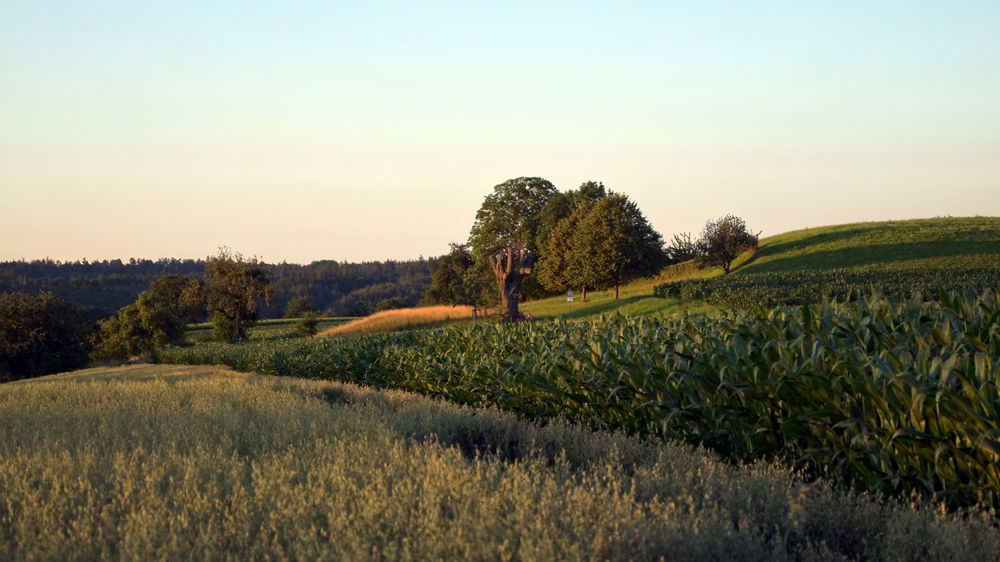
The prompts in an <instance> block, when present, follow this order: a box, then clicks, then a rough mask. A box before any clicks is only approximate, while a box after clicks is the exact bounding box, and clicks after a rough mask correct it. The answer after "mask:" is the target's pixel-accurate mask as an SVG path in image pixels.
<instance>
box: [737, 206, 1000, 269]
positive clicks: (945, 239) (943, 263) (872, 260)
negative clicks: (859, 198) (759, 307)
mask: <svg viewBox="0 0 1000 562" xmlns="http://www.w3.org/2000/svg"><path fill="white" fill-rule="evenodd" d="M742 265H743V267H741V268H739V270H738V271H739V272H740V273H771V272H784V271H802V270H814V271H815V270H827V269H838V268H850V267H869V266H878V267H882V268H900V269H902V268H921V267H962V266H977V267H978V266H983V265H1000V217H970V218H965V217H963V218H952V217H947V218H935V219H919V220H907V221H891V222H866V223H855V224H842V225H838V226H824V227H819V228H807V229H803V230H795V231H792V232H786V233H784V234H778V235H776V236H770V237H768V238H765V239H763V240H761V242H760V247H759V249H758V251H757V252H756V253H755V254H753V255H752V256H745V257H744V261H743V263H742Z"/></svg>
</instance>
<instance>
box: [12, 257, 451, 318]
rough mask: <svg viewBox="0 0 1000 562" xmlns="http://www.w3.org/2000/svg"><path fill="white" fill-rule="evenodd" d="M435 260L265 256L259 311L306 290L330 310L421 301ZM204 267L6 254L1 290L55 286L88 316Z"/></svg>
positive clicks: (358, 311)
mask: <svg viewBox="0 0 1000 562" xmlns="http://www.w3.org/2000/svg"><path fill="white" fill-rule="evenodd" d="M433 262H434V260H426V259H417V260H411V261H385V262H365V263H346V262H337V261H332V260H325V261H317V262H313V263H311V264H308V265H298V264H288V263H280V264H267V263H261V264H259V266H260V268H261V269H262V271H263V272H264V273H265V274H266V275H267V277H268V278H269V279H271V281H272V283H273V289H272V295H271V297H272V298H271V302H270V304H266V305H264V306H262V307H261V309H260V316H261V318H280V317H281V316H282V315H283V313H284V310H285V307H286V306H287V303H288V302H289V300H290V299H292V298H293V297H295V296H304V297H307V298H308V299H309V301H310V302H311V303H312V305H313V306H314V307H315V309H316V312H317V314H321V315H324V316H364V315H366V314H369V313H371V312H372V311H374V310H376V309H377V308H378V307H379V306H380V304H381V306H383V307H384V306H387V305H390V304H391V303H393V302H398V300H402V301H403V302H405V303H406V306H414V305H416V304H417V303H418V302H419V301H420V299H421V297H422V295H423V294H424V292H425V291H426V290H427V288H428V287H429V286H430V267H431V265H432V264H433ZM204 272H205V260H177V259H161V260H156V261H152V260H137V259H132V260H127V261H122V260H110V261H86V260H83V261H77V262H58V261H53V260H35V261H12V262H0V293H5V292H23V293H29V294H36V293H38V292H39V291H43V292H51V293H53V294H55V295H56V296H58V297H60V298H61V299H64V300H67V301H69V302H71V303H73V304H75V305H77V306H78V307H79V308H80V310H81V312H82V314H83V315H84V317H86V318H87V319H89V320H92V321H97V320H100V319H102V318H107V317H108V316H110V315H112V314H116V312H117V311H118V310H119V309H120V308H122V307H124V306H126V305H128V304H130V303H133V302H135V300H136V298H137V297H138V296H139V294H140V293H142V292H143V291H145V290H146V289H147V288H148V287H149V286H150V284H151V283H152V282H153V281H155V280H156V279H158V278H159V277H162V276H164V275H182V276H192V277H198V278H201V279H202V280H204ZM393 299H396V300H393ZM383 301H387V302H386V303H385V304H382V303H383Z"/></svg>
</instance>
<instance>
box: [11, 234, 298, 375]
mask: <svg viewBox="0 0 1000 562" xmlns="http://www.w3.org/2000/svg"><path fill="white" fill-rule="evenodd" d="M204 264H205V272H204V280H202V277H197V276H188V275H178V274H167V275H163V276H161V277H159V278H157V279H155V280H153V282H152V283H150V285H149V287H148V288H147V289H146V290H144V291H143V292H142V293H140V294H139V296H138V298H137V299H136V300H135V302H133V303H130V304H127V305H125V306H123V307H122V308H121V309H119V310H118V311H117V312H116V313H115V314H114V315H112V316H111V317H109V318H107V319H105V320H103V321H101V322H99V323H97V324H96V325H95V324H94V322H92V321H90V320H87V319H86V318H85V317H84V315H83V314H82V313H81V311H80V309H79V308H77V307H76V306H75V305H73V304H71V303H69V302H67V301H65V300H63V299H60V298H58V297H57V296H55V295H54V294H52V293H49V292H39V293H36V294H30V293H25V292H4V293H0V382H3V381H7V380H14V379H18V378H26V377H33V376H39V375H44V374H49V373H56V372H59V371H65V370H71V369H78V368H81V367H84V366H86V365H87V364H88V362H89V361H91V360H94V361H116V360H123V359H127V358H129V357H134V356H137V355H141V354H143V353H145V352H148V351H151V350H152V349H154V348H156V347H161V346H166V345H176V344H180V343H182V342H183V341H184V336H185V326H186V325H187V324H189V323H191V322H196V321H198V320H200V319H203V318H205V316H206V315H207V316H208V317H210V318H211V319H212V323H213V325H214V327H215V337H216V339H219V340H226V341H233V340H241V339H243V340H245V339H247V329H248V328H249V327H250V326H252V325H253V324H254V323H255V322H256V321H257V319H258V317H259V311H260V309H261V306H262V305H263V304H265V303H266V302H267V300H268V299H269V297H270V295H271V293H272V291H273V287H274V286H273V284H272V283H271V281H270V280H269V279H268V277H267V275H266V274H265V273H264V271H263V269H262V268H261V264H260V263H259V262H258V261H257V259H256V258H252V259H246V258H244V257H243V256H242V255H240V254H238V253H233V252H230V251H229V250H228V249H225V248H223V249H222V250H220V252H219V255H217V256H214V257H211V258H209V259H208V260H206V261H205V262H204ZM297 306H299V307H300V309H301V308H302V306H303V303H302V302H301V300H300V302H299V304H298V305H297ZM312 318H313V322H312V332H313V333H315V327H316V324H315V316H313V317H312ZM307 324H308V323H307V322H305V321H303V326H304V327H305V326H306V325H307Z"/></svg>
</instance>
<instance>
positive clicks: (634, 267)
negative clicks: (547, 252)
mask: <svg viewBox="0 0 1000 562" xmlns="http://www.w3.org/2000/svg"><path fill="white" fill-rule="evenodd" d="M573 245H574V250H573V252H572V260H571V266H570V267H571V268H572V271H573V272H574V273H575V274H577V275H579V279H578V282H579V283H580V284H581V285H584V286H592V287H595V288H599V289H600V288H606V287H611V286H613V287H614V288H615V300H618V289H619V286H620V285H621V284H622V283H623V282H626V281H628V280H630V279H635V278H639V277H645V276H649V275H653V274H655V273H657V272H658V271H660V269H661V268H663V266H664V265H665V264H666V262H667V255H666V252H665V251H664V250H663V238H662V237H661V236H660V234H659V233H658V232H656V230H654V229H653V227H652V226H651V225H650V224H649V222H648V221H647V220H646V217H644V216H643V214H642V212H641V211H640V210H639V207H638V206H637V205H636V204H635V203H634V202H632V201H631V200H629V198H628V197H626V196H625V195H622V194H617V193H616V194H612V195H609V196H607V197H605V198H603V199H601V200H600V201H598V202H597V203H595V204H594V206H593V208H591V209H590V211H589V212H587V214H586V216H584V217H583V218H582V219H581V220H580V222H579V226H578V228H577V230H576V232H575V234H574V235H573Z"/></svg>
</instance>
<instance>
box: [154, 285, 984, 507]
mask: <svg viewBox="0 0 1000 562" xmlns="http://www.w3.org/2000/svg"><path fill="white" fill-rule="evenodd" d="M997 296H998V294H997V292H996V291H993V290H986V291H981V292H976V291H969V292H965V293H956V292H953V293H949V294H943V295H940V296H939V298H937V299H936V300H925V299H924V298H922V297H920V296H919V295H918V296H916V297H913V298H910V299H903V300H899V299H891V298H887V297H884V296H879V295H876V296H870V297H868V298H865V299H861V300H857V301H853V302H846V303H838V302H833V301H827V302H824V303H822V304H815V305H809V306H804V307H778V308H774V309H772V310H769V311H767V312H746V311H731V312H728V313H725V314H722V315H718V316H703V315H699V316H688V317H685V318H679V319H662V318H606V319H603V320H601V321H597V322H580V323H570V322H560V321H556V322H551V323H535V324H524V325H510V326H501V325H490V324H479V325H473V326H467V327H461V328H453V329H443V330H433V331H423V332H404V333H397V334H384V335H377V336H361V337H356V338H344V339H340V340H299V341H294V340H288V341H280V342H266V343H260V344H256V343H251V344H244V345H219V344H210V345H199V346H195V347H190V348H172V349H166V350H161V351H160V352H159V353H158V357H157V358H158V360H159V361H161V362H170V363H191V364H196V363H213V364H225V365H230V366H232V367H234V368H236V369H239V370H245V371H256V372H260V373H265V374H277V375H294V376H302V377H313V378H324V379H336V380H344V381H350V382H359V383H364V384H370V385H373V386H378V387H393V388H401V389H405V390H411V391H416V392H420V393H423V394H427V395H431V396H440V397H445V398H447V399H450V400H453V401H456V402H459V403H464V404H477V405H492V406H498V407H501V408H504V409H507V410H510V411H514V412H517V413H519V414H521V415H523V416H526V417H529V418H533V419H549V418H564V419H567V420H570V421H573V422H578V423H586V424H588V425H589V426H591V427H594V428H600V429H621V430H625V431H628V432H630V433H633V434H637V435H644V436H657V437H664V438H670V439H680V440H684V441H687V442H690V443H695V444H701V445H704V446H707V447H709V448H711V449H713V450H715V451H717V452H719V453H720V454H722V455H723V456H724V457H726V458H729V459H732V460H739V461H749V460H754V459H761V458H765V459H780V460H782V461H784V462H787V463H789V464H791V465H792V466H795V467H798V468H800V469H802V470H803V471H804V472H805V473H807V474H811V475H814V476H827V477H832V478H833V479H835V480H836V481H840V482H844V483H846V484H849V485H851V486H853V487H855V488H857V489H861V490H866V491H874V492H880V493H886V494H891V495H905V494H912V493H918V494H920V495H922V496H924V497H925V498H929V499H932V500H934V501H939V502H944V503H947V504H948V505H950V506H952V507H963V506H971V505H979V506H984V507H994V508H995V507H1000V365H998V361H1000V306H998V303H997Z"/></svg>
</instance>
